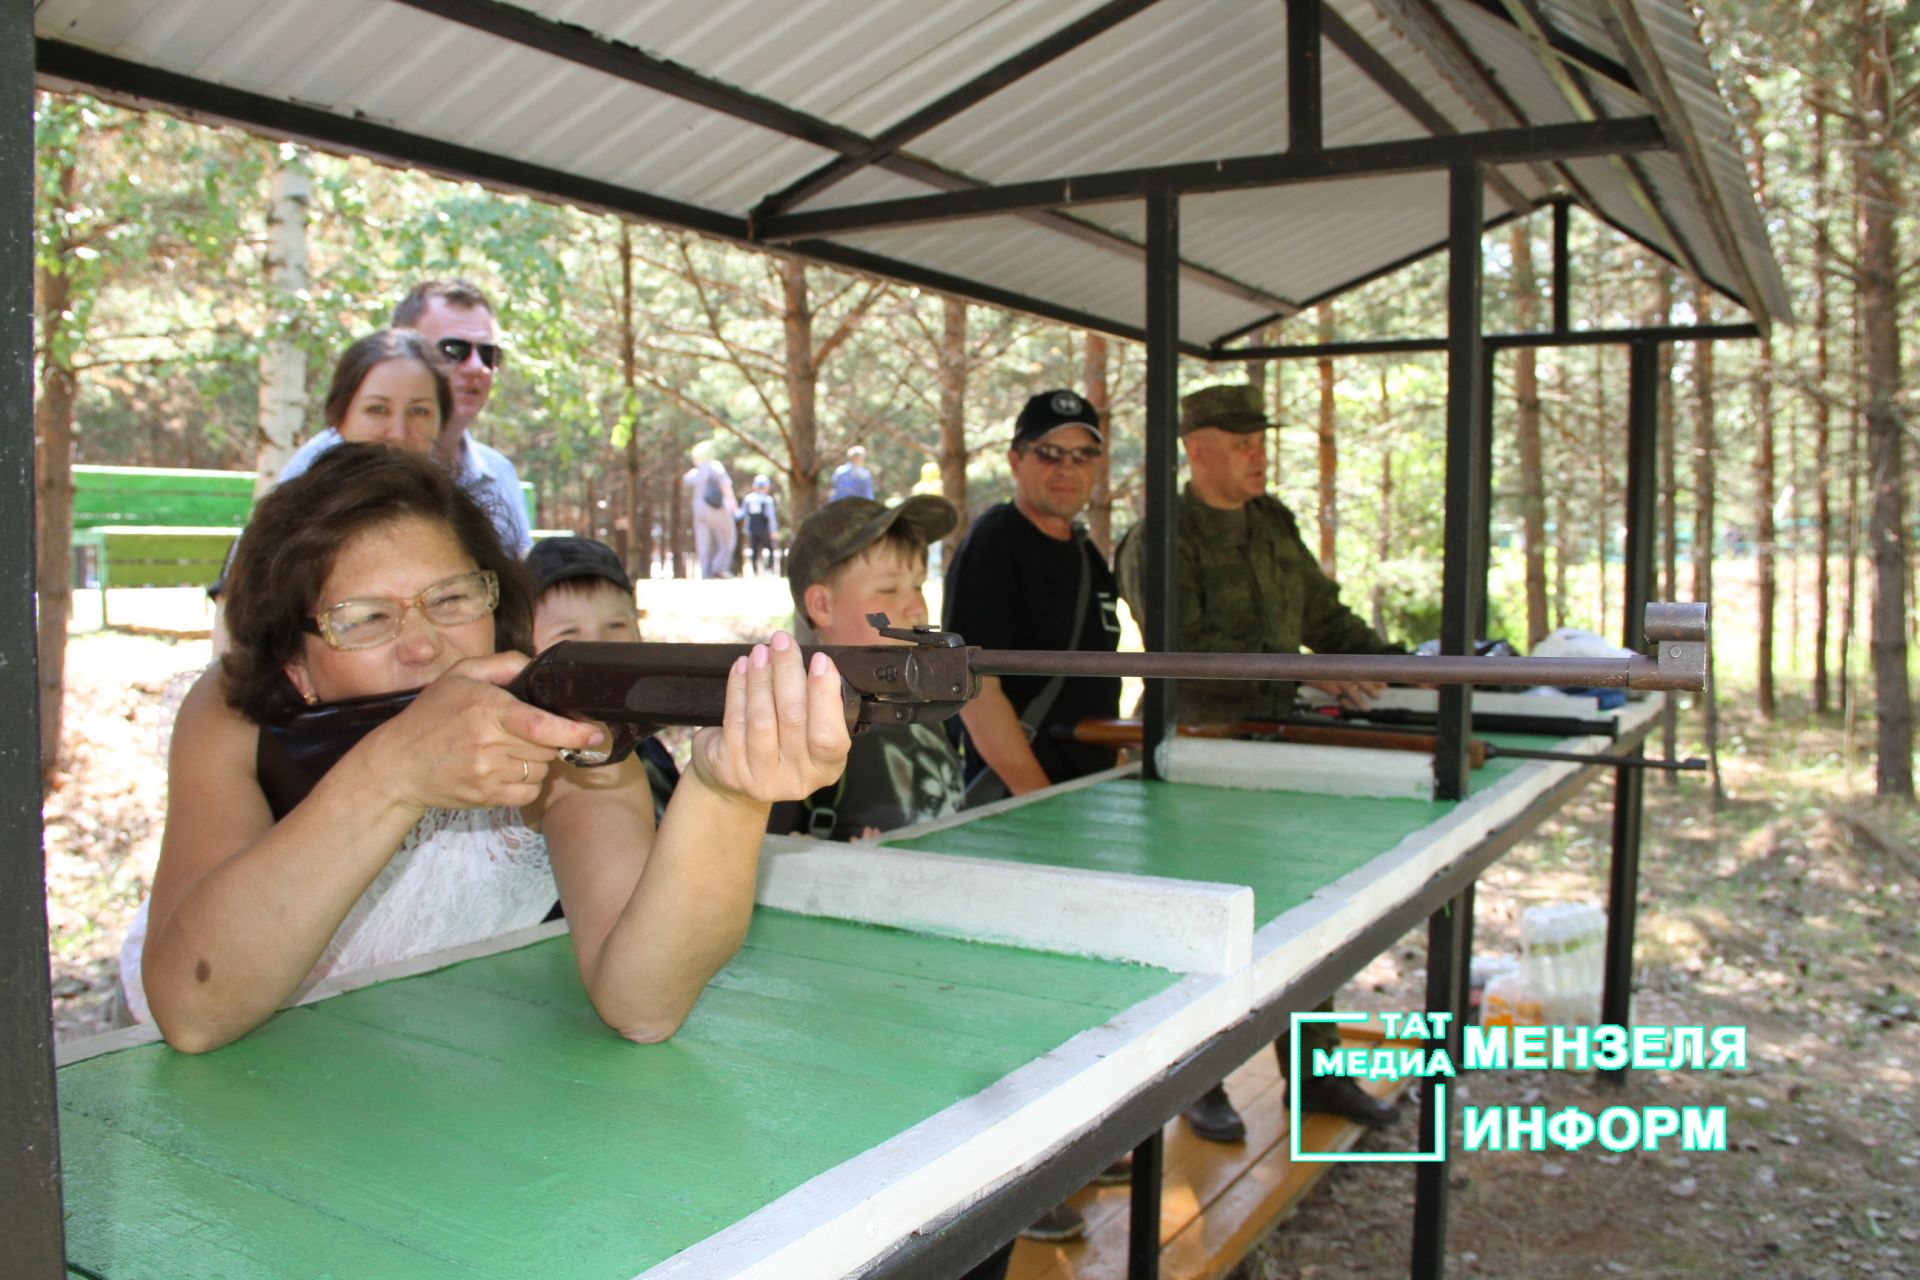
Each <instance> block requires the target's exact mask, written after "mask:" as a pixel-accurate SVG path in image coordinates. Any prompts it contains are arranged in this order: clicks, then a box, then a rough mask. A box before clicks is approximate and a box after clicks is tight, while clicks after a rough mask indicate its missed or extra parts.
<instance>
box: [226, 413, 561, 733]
mask: <svg viewBox="0 0 1920 1280" xmlns="http://www.w3.org/2000/svg"><path fill="white" fill-rule="evenodd" d="M408 516H417V517H420V518H421V519H425V520H431V521H434V522H436V523H438V524H441V525H443V526H445V527H446V529H447V530H448V532H450V533H452V534H453V536H454V540H455V541H457V542H458V543H459V544H460V546H461V548H462V549H463V550H464V551H465V552H466V553H467V555H469V556H471V557H472V558H473V562H474V563H475V564H476V565H478V566H479V567H480V568H482V569H490V570H492V571H493V572H494V573H495V574H497V575H498V576H499V579H500V604H499V607H498V608H497V609H495V611H494V616H493V625H494V633H493V634H494V644H495V646H496V648H499V649H518V650H520V651H521V652H522V653H527V652H530V651H531V647H532V643H531V642H532V631H533V588H532V583H531V582H530V581H529V580H528V578H527V573H526V569H525V567H524V566H522V565H521V563H520V562H519V561H518V560H516V559H514V558H513V557H512V556H510V555H508V554H507V552H506V551H504V550H503V549H502V548H501V546H500V536H499V534H498V533H496V532H495V531H494V525H493V520H492V518H491V517H490V516H489V515H488V514H487V512H486V511H485V510H484V509H483V508H482V507H481V506H480V504H479V503H478V502H475V501H474V500H473V498H471V497H470V496H468V494H467V493H466V491H465V490H463V489H461V488H460V486H459V485H457V484H455V483H454V481H453V479H452V477H450V476H448V475H447V473H446V472H445V471H443V470H441V469H440V468H439V467H438V466H436V465H434V464H433V463H432V462H430V461H428V460H427V459H425V458H422V457H417V456H415V455H414V454H410V453H407V452H405V451H404V450H400V449H395V448H393V447H391V446H389V445H384V444H342V445H337V446H335V447H334V448H332V449H329V450H327V451H326V452H325V453H323V454H321V455H320V456H319V457H318V458H316V459H315V460H314V463H313V466H312V467H310V468H308V469H307V471H305V472H304V473H303V474H301V475H299V476H296V477H295V478H294V479H292V480H289V481H287V482H286V483H285V484H283V485H281V486H280V487H279V488H277V489H275V490H274V491H273V492H271V493H269V494H268V495H267V496H266V497H264V498H262V499H261V500H260V502H259V504H258V505H257V506H255V507H254V509H253V517H252V519H250V520H249V521H248V522H247V528H246V532H245V533H244V534H243V535H242V536H241V538H240V546H239V549H238V550H237V551H236V552H235V553H234V558H233V567H232V569H231V571H230V572H229V573H228V575H227V612H226V622H227V632H228V634H229V635H230V636H231V637H232V641H233V643H232V647H231V648H230V649H229V650H228V652H227V655H226V657H225V658H223V659H222V660H221V662H222V669H223V671H224V673H225V676H226V679H225V683H224V693H225V695H226V699H227V702H228V704H229V705H231V706H232V707H233V708H234V709H235V710H236V711H239V712H240V713H241V714H242V715H244V716H246V717H247V718H248V719H249V720H252V721H253V722H254V723H256V724H279V723H282V722H284V721H285V720H287V719H288V718H289V717H291V716H292V715H293V714H294V713H295V712H296V711H298V710H300V707H301V705H302V704H301V701H300V695H299V693H298V691H296V690H295V689H294V687H293V683H292V681H290V680H288V679H287V674H286V666H287V664H288V663H289V662H291V661H292V660H293V659H294V658H295V657H297V656H298V655H299V653H300V651H301V646H302V645H303V644H304V643H305V641H306V639H307V634H308V633H307V632H306V631H305V630H304V629H303V627H302V623H303V621H304V620H305V619H307V618H309V617H311V616H313V613H314V611H315V610H316V609H317V608H318V607H319V605H320V589H321V587H323V586H325V585H326V581H327V577H328V576H329V575H330V574H331V573H332V572H333V566H334V562H335V560H336V559H338V557H339V555H340V551H341V548H343V547H345V546H346V545H347V543H348V542H349V541H350V540H351V539H352V538H354V537H355V536H356V535H358V534H361V533H364V532H365V531H367V530H369V529H375V528H378V527H380V526H381V525H385V524H391V523H393V522H394V521H396V520H402V519H405V518H406V517H408Z"/></svg>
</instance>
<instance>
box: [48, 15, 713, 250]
mask: <svg viewBox="0 0 1920 1280" xmlns="http://www.w3.org/2000/svg"><path fill="white" fill-rule="evenodd" d="M34 62H35V66H36V68H37V69H38V73H39V76H40V78H41V79H42V80H43V81H51V82H52V83H53V84H55V85H57V86H60V87H71V88H75V89H80V90H83V91H85V92H87V93H93V94H98V95H100V96H101V97H105V98H110V99H115V100H118V101H121V102H126V103H129V104H130V105H132V106H135V107H138V108H141V109H145V108H149V107H156V106H157V107H164V108H166V109H168V110H170V111H174V112H177V113H179V114H182V115H185V116H187V117H188V118H190V119H199V120H211V121H215V122H218V123H220V124H228V125H237V126H238V127H240V128H243V129H250V130H254V131H256V132H260V133H266V134H270V135H272V136H274V137H279V138H286V139H290V140H292V141H296V142H303V143H308V144H311V145H313V146H316V147H319V148H320V149H322V150H325V151H341V152H346V153H348V154H352V155H364V156H368V157H370V158H372V159H374V160H379V161H383V162H385V163H387V164H393V165H399V166H400V167H402V168H412V169H424V170H426V171H428V172H430V173H438V174H442V175H445V176H447V177H451V178H457V179H461V180H463V181H469V182H479V183H484V184H486V185H487V186H491V187H500V188H508V189H511V190H515V191H523V192H526V193H527V194H529V195H534V196H539V197H542V198H544V199H551V200H563V201H566V202H567V203H569V204H576V205H581V206H583V207H586V208H591V209H604V210H607V211H608V212H612V213H620V214H626V215H628V216H631V217H636V218H645V219H647V220H649V221H652V222H660V223H665V224H666V225H668V226H673V227H684V228H686V229H687V230H689V231H698V232H701V233H703V234H706V235H711V236H719V237H722V238H724V239H728V240H738V241H741V242H745V241H746V239H747V223H746V219H744V218H735V217H730V216H728V215H727V214H724V213H716V212H715V211H713V210H711V209H706V208H702V207H701V206H699V205H692V204H685V203H683V202H681V201H678V200H668V199H665V198H664V197H661V196H655V195H649V194H647V193H646V192H643V191H635V190H633V189H631V188H629V187H619V186H615V185H613V184H612V183H607V182H598V181H595V180H593V179H591V178H582V177H580V176H579V175H577V174H572V173H567V172H565V171H564V170H560V169H549V168H547V167H546V166H544V165H536V164H528V163H526V162H525V161H522V160H514V159H511V158H509V157H506V156H502V155H500V154H499V153H497V152H493V151H485V150H481V149H479V148H476V147H463V146H460V145H459V144H457V143H452V142H446V141H443V140H441V139H439V138H428V137H423V136H421V135H419V134H415V133H408V132H407V131H406V130H404V129H396V128H394V127H393V126H391V125H383V124H376V123H374V122H373V121H371V120H364V119H361V118H359V117H356V116H344V115H339V114H337V113H335V112H332V111H325V110H322V109H321V108H319V107H309V106H303V105H301V104H299V103H294V102H286V101H283V100H281V99H279V98H269V97H267V96H265V95H263V94H257V93H249V92H247V91H246V90H244V89H234V88H231V87H229V86H227V85H222V84H214V83H212V82H211V81H207V80H197V79H195V78H193V77H191V76H183V75H180V74H179V73H177V72H173V71H162V70H160V69H158V68H156V67H150V66H146V65H145V64H142V63H138V62H128V61H126V60H124V59H121V58H115V57H113V56H111V55H109V54H104V53H96V52H94V51H93V50H91V49H83V48H81V47H80V46H79V45H72V44H66V43H63V42H61V41H58V40H47V39H36V40H35V41H34Z"/></svg>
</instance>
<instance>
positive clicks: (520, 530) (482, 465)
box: [274, 427, 533, 559]
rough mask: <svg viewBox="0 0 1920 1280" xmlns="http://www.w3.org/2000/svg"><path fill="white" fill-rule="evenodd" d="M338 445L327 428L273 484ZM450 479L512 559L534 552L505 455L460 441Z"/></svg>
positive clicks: (517, 487) (517, 479)
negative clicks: (488, 518)
mask: <svg viewBox="0 0 1920 1280" xmlns="http://www.w3.org/2000/svg"><path fill="white" fill-rule="evenodd" d="M339 443H340V433H339V432H338V431H335V430H334V429H333V428H332V427H328V428H327V429H326V430H325V431H322V432H321V433H320V434H319V435H317V436H315V437H314V438H313V439H311V440H309V441H307V442H306V443H305V444H303V445H301V446H300V447H299V448H298V449H297V450H295V451H294V455H293V456H292V457H291V458H288V459H287V465H286V466H284V467H282V468H280V476H279V479H277V480H276V481H275V482H274V483H276V484H285V483H286V482H287V481H289V480H291V479H293V478H294V477H295V476H297V475H299V474H300V473H301V472H303V471H305V470H306V469H307V468H308V467H310V466H312V465H313V460H314V459H315V458H317V457H319V456H320V455H321V454H323V453H325V452H326V451H327V450H329V449H331V448H333V446H335V445H337V444H339ZM453 478H454V479H455V480H457V481H459V483H460V487H461V488H462V489H465V490H466V491H467V494H468V496H469V497H471V498H472V499H473V500H474V501H475V502H478V503H479V504H480V505H481V507H482V508H484V509H485V511H486V513H487V514H488V515H490V516H492V517H493V527H494V529H495V530H496V531H498V533H499V534H500V545H501V546H502V547H504V548H505V549H506V551H507V553H508V554H509V555H511V556H513V557H514V558H515V559H525V558H526V554H527V552H529V551H531V550H533V533H532V531H531V530H530V529H529V528H528V527H527V503H526V499H525V498H523V497H522V496H521V493H520V476H519V473H517V472H516V471H514V469H513V463H512V462H510V461H508V459H507V455H506V454H504V453H501V452H500V451H499V450H498V449H495V448H493V447H492V446H490V445H484V444H481V443H480V442H479V441H478V440H475V439H474V438H473V437H472V436H469V435H463V436H461V438H460V458H459V463H458V465H457V466H455V467H454V471H453Z"/></svg>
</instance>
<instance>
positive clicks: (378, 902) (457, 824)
mask: <svg viewBox="0 0 1920 1280" xmlns="http://www.w3.org/2000/svg"><path fill="white" fill-rule="evenodd" d="M556 896H557V891H556V890H555V888H554V882H553V868H552V867H551V866H550V865H549V863H548V862H547V842H546V839H545V837H543V836H541V835H540V833H538V832H537V831H534V830H532V829H530V828H529V827H528V826H527V825H526V823H525V822H523V821H522V820H521V817H520V811H519V810H518V809H514V808H493V809H429V810H428V811H427V813H426V815H425V816H424V817H422V818H421V819H420V821H418V822H416V823H414V825H413V830H411V831H409V832H408V833H407V838H406V839H405V840H404V841H402V842H401V845H400V848H399V850H398V851H397V852H396V853H395V854H394V855H393V857H392V858H391V859H389V860H388V862H387V865H386V866H385V867H382V868H381V870H380V874H379V875H377V876H375V877H374V878H373V883H372V884H370V885H368V886H367V891H366V892H365V893H363V894H361V895H360V900H359V901H358V902H356V903H354V904H353V908H352V910H350V911H348V912H347V918H346V919H345V920H343V921H342V922H341V924H340V928H339V930H338V931H337V932H335V933H334V935H333V941H332V942H330V943H329V944H328V945H327V949H326V950H325V951H324V952H322V953H321V956H320V960H319V962H318V963H317V964H315V965H314V967H313V972H311V973H309V974H308V975H307V978H306V981H304V982H303V983H301V985H300V989H299V990H298V991H297V992H295V993H294V995H293V997H292V999H291V1000H290V1001H289V1003H292V1002H293V1001H297V1000H298V999H299V998H300V997H301V996H302V995H304V994H305V993H306V992H307V991H308V990H309V989H311V988H312V987H313V985H314V984H315V983H317V982H319V981H320V980H321V979H322V978H327V977H331V976H333V975H335V974H341V973H353V972H355V971H357V970H360V969H368V968H372V967H373V966H375V965H381V964H387V963H390V962H392V961H395V960H405V959H408V958H409V957H412V956H418V955H424V954H426V953H427V952H429V951H439V950H443V949H444V948H447V947H457V946H462V945H464V944H466V943H469V942H479V941H482V940H484V939H486V938H491V937H495V936H497V935H499V934H503V933H509V932H511V931H513V930H515V929H524V928H526V927H528V926H529V925H536V924H539V923H540V921H542V920H543V919H545V918H546V915H547V912H548V911H550V910H551V909H552V908H553V904H554V901H555V898H556ZM147 905H148V904H147V903H145V902H143V903H141V904H140V909H139V911H138V912H136V913H135V915H134V918H133V923H132V924H131V925H130V926H128V928H127V936H126V940H125V941H124V942H122V943H121V945H120V984H121V987H122V988H123V989H124V991H125V992H126V998H127V1008H128V1009H129V1010H131V1011H132V1013H133V1015H134V1017H136V1018H138V1019H139V1020H140V1021H142V1022H151V1021H152V1020H153V1014H152V1012H151V1011H150V1010H149V1008H148V1006H147V993H146V988H145V986H144V984H143V983H142V980H141V976H140V953H141V951H142V949H144V948H145V946H146V941H147Z"/></svg>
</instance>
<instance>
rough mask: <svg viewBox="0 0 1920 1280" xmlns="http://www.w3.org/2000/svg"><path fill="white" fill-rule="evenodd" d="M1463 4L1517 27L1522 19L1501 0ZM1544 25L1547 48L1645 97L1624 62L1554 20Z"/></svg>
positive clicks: (1469, 1) (1615, 85)
mask: <svg viewBox="0 0 1920 1280" xmlns="http://www.w3.org/2000/svg"><path fill="white" fill-rule="evenodd" d="M1462 3H1465V4H1470V5H1472V6H1473V7H1474V8H1476V9H1478V10H1480V11H1481V12H1482V13H1485V14H1486V15H1487V16H1488V17H1491V18H1497V19H1498V20H1500V21H1501V22H1504V23H1506V24H1507V25H1508V26H1512V27H1516V28H1518V27H1519V26H1520V24H1519V23H1518V22H1516V21H1514V17H1513V15H1512V14H1511V13H1509V12H1507V9H1506V6H1505V5H1504V4H1503V3H1502V2H1501V0H1462ZM1542 25H1543V27H1544V29H1545V32H1546V36H1547V47H1548V48H1550V49H1552V50H1553V52H1554V53H1555V54H1557V55H1558V56H1559V57H1560V58H1561V59H1562V60H1563V61H1565V62H1569V63H1571V64H1573V65H1574V66H1577V67H1579V68H1580V69H1581V70H1583V71H1586V72H1589V73H1591V74H1593V75H1597V76H1600V77H1601V78H1602V79H1605V80H1607V81H1610V82H1611V83H1612V84H1613V87H1614V88H1616V89H1621V90H1624V91H1626V92H1627V93H1631V94H1633V95H1634V96H1636V97H1641V96H1644V95H1643V93H1642V91H1641V88H1640V86H1639V85H1638V84H1636V83H1635V82H1634V78H1633V76H1632V75H1631V74H1630V73H1629V72H1628V70H1627V68H1626V67H1624V66H1622V65H1620V63H1619V62H1618V61H1616V60H1615V59H1613V58H1609V57H1608V56H1607V55H1606V54H1604V53H1601V52H1600V51H1599V50H1598V49H1595V48H1594V47H1593V46H1592V45H1589V44H1584V43H1582V42H1581V41H1578V40H1575V39H1574V38H1573V37H1572V36H1570V35H1567V34H1566V33H1565V32H1563V31H1561V30H1560V29H1559V28H1557V27H1555V26H1554V25H1553V24H1551V23H1543V24H1542Z"/></svg>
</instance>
